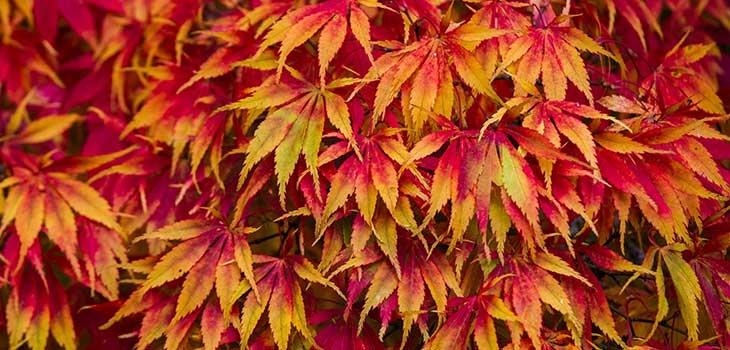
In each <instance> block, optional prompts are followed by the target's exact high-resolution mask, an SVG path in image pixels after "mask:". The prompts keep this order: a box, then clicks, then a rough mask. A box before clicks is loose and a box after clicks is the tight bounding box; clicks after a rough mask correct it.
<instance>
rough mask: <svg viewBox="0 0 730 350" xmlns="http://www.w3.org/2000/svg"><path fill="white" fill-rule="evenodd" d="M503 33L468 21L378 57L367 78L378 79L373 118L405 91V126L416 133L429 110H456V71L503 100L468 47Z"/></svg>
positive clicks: (478, 88)
mask: <svg viewBox="0 0 730 350" xmlns="http://www.w3.org/2000/svg"><path fill="white" fill-rule="evenodd" d="M505 33H507V31H504V30H499V29H491V28H485V27H484V26H481V25H479V24H477V23H472V22H466V23H463V24H461V25H458V26H453V27H450V28H447V29H446V30H444V31H443V32H442V33H438V34H434V35H433V36H426V37H424V38H422V39H420V40H419V41H417V42H414V43H412V44H410V45H407V46H405V47H400V48H399V50H396V51H393V52H389V53H386V54H384V55H382V56H380V57H379V58H378V59H377V60H376V61H375V63H374V66H373V67H372V68H371V69H370V71H369V72H368V73H367V75H366V76H365V78H364V79H365V80H366V81H369V80H371V79H375V78H378V87H377V91H376V94H375V101H374V103H373V118H374V119H375V121H378V120H380V119H381V118H382V117H383V115H384V113H385V110H386V108H387V107H388V105H390V104H391V102H393V100H394V99H395V97H396V95H397V94H398V93H401V90H403V91H402V95H403V96H404V97H405V98H403V99H402V103H403V108H402V110H403V112H404V113H406V116H407V118H406V127H408V128H409V129H411V130H413V132H414V133H415V134H416V135H418V134H419V133H420V131H421V130H422V128H423V127H424V125H425V123H426V122H427V121H428V120H429V114H430V113H436V114H439V115H445V116H450V115H451V114H452V108H453V106H454V103H455V100H454V98H455V89H454V84H453V81H454V77H453V75H454V73H455V74H456V75H457V76H458V77H459V78H460V79H461V81H462V82H464V83H465V84H466V85H467V86H469V87H470V88H472V89H473V90H474V91H476V92H478V93H480V94H484V95H487V96H489V97H490V98H491V99H493V100H495V101H501V99H500V97H499V96H498V95H497V93H496V92H495V91H494V89H493V87H492V86H491V85H490V84H489V83H488V82H489V81H490V78H491V77H490V76H489V74H488V72H487V71H486V70H484V69H483V68H482V67H481V65H480V64H479V61H478V60H477V59H476V57H475V56H474V55H473V54H472V53H471V52H470V51H471V50H473V49H474V48H475V47H476V46H477V45H479V43H481V42H482V41H484V40H486V39H489V38H493V37H497V36H500V35H503V34H505ZM407 82H409V83H408V84H406V83H407ZM353 94H354V93H353Z"/></svg>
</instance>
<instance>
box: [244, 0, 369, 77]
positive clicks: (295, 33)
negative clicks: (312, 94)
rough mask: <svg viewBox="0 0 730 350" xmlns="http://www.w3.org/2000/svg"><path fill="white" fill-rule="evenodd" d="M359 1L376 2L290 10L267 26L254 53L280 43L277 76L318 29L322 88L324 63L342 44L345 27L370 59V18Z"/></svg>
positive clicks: (341, 0)
mask: <svg viewBox="0 0 730 350" xmlns="http://www.w3.org/2000/svg"><path fill="white" fill-rule="evenodd" d="M360 4H363V5H366V6H377V2H375V1H370V0H330V1H326V2H323V3H320V4H313V5H308V6H304V7H302V8H299V9H296V10H294V11H291V12H289V13H287V14H286V15H284V16H282V17H281V18H279V19H278V20H277V21H276V22H275V23H274V24H273V25H272V26H271V29H270V30H269V32H268V33H267V34H266V36H265V37H264V40H263V41H262V43H261V46H260V49H259V53H258V54H257V55H259V54H261V53H262V52H263V50H264V49H266V48H267V47H269V46H271V45H275V44H278V43H281V47H280V48H279V60H278V68H277V77H280V76H281V73H282V68H283V67H284V65H285V63H286V59H287V57H288V56H289V54H291V52H292V51H293V50H294V49H295V48H296V47H298V46H300V45H302V44H303V43H304V42H306V41H307V40H309V39H310V38H311V37H312V36H313V35H315V34H316V33H317V32H320V34H319V41H318V51H319V55H318V58H319V78H320V84H321V86H323V87H324V85H325V74H326V72H327V66H328V65H329V63H330V61H332V59H333V58H334V57H335V55H336V54H337V52H338V51H339V50H340V47H342V43H343V42H344V40H345V35H346V34H347V32H348V31H347V29H348V28H349V29H350V33H352V35H353V36H354V37H355V39H357V41H358V43H360V46H362V48H363V49H364V50H365V54H366V55H367V57H368V59H369V60H370V62H373V55H372V49H371V46H370V19H369V18H368V15H367V14H366V13H365V12H364V11H363V10H362V9H361V8H360ZM348 21H349V23H348ZM348 24H349V26H348ZM320 29H321V30H320Z"/></svg>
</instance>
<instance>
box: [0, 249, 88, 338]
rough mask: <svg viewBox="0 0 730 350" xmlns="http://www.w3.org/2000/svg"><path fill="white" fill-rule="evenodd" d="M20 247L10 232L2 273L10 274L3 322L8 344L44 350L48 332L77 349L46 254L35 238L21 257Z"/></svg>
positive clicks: (65, 304)
mask: <svg viewBox="0 0 730 350" xmlns="http://www.w3.org/2000/svg"><path fill="white" fill-rule="evenodd" d="M20 248H21V242H20V239H19V238H18V236H16V235H12V236H10V237H9V238H8V239H7V240H6V242H5V243H4V245H3V249H2V255H3V258H4V259H5V260H4V262H5V263H7V265H4V266H3V271H2V272H3V273H2V274H3V275H4V276H11V277H10V281H8V282H9V283H10V286H11V289H10V291H9V295H8V301H7V304H6V305H5V317H6V323H5V325H4V326H5V327H6V329H7V332H8V336H9V339H8V341H9V345H10V347H20V346H21V345H22V344H24V343H25V344H26V345H27V346H28V347H29V348H30V349H33V350H43V349H45V348H46V346H47V344H48V337H49V334H50V335H52V336H53V338H55V340H56V341H57V342H58V344H59V345H61V346H62V347H63V348H64V349H68V350H71V349H76V346H77V343H76V341H77V339H76V331H75V329H74V321H73V318H72V316H71V311H70V306H69V302H68V298H67V296H66V293H65V290H64V288H63V287H62V285H61V283H60V281H58V280H57V278H56V276H55V274H54V273H51V271H48V270H46V268H45V267H44V266H43V261H44V260H46V259H47V257H45V256H42V253H41V248H40V242H38V241H36V242H35V243H34V244H33V245H32V246H31V247H30V249H29V250H28V251H27V252H25V253H24V254H25V255H24V256H21V252H20ZM25 258H27V259H26V260H23V259H25ZM13 271H19V272H17V273H15V272H13Z"/></svg>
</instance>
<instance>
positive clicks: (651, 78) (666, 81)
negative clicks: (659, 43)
mask: <svg viewBox="0 0 730 350" xmlns="http://www.w3.org/2000/svg"><path fill="white" fill-rule="evenodd" d="M684 39H686V36H685V37H683V38H682V40H680V41H679V42H678V43H677V44H676V45H675V46H674V47H673V48H672V49H671V50H669V52H667V53H666V55H665V56H664V59H663V61H662V62H661V64H660V65H659V66H658V67H656V69H655V70H654V72H653V73H652V74H650V75H648V76H647V77H646V78H645V79H643V80H642V81H641V88H642V90H643V93H644V94H648V95H649V96H652V97H653V99H655V101H657V102H656V104H657V105H658V106H659V107H660V108H661V109H662V110H666V109H669V108H671V107H672V106H675V105H679V104H682V103H684V102H685V101H686V100H689V101H690V102H691V104H693V105H694V106H693V107H694V108H699V109H701V110H703V111H706V112H709V113H714V114H724V113H725V108H724V107H723V103H722V101H721V100H720V97H718V96H717V87H716V84H713V83H712V82H713V79H712V78H710V77H708V76H707V73H706V71H705V70H704V69H699V68H694V67H697V62H698V61H699V60H702V59H706V57H707V56H708V55H717V49H716V47H715V45H714V44H696V45H686V46H684V47H683V46H681V45H682V43H683V41H684Z"/></svg>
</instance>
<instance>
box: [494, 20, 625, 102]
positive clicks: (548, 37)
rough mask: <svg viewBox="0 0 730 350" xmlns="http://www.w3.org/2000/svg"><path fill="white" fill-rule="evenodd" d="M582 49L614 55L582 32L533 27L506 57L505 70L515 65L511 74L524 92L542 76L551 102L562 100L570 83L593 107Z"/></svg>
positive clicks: (557, 27)
mask: <svg viewBox="0 0 730 350" xmlns="http://www.w3.org/2000/svg"><path fill="white" fill-rule="evenodd" d="M578 50H581V51H587V52H590V53H593V54H601V55H604V56H606V57H609V58H613V55H612V54H611V53H610V52H608V51H606V50H605V49H604V48H602V47H601V46H599V45H598V44H596V42H594V41H593V39H591V38H590V37H589V36H588V35H586V34H585V33H584V32H582V31H581V30H580V29H577V28H573V27H561V26H558V24H557V23H551V24H550V25H548V26H546V27H544V28H539V27H538V28H530V29H528V30H527V32H526V33H525V35H523V36H521V37H519V38H518V39H516V40H515V41H514V42H513V43H512V46H511V48H510V50H509V51H508V52H507V53H506V54H505V56H504V59H503V61H502V65H501V67H503V68H507V67H510V66H512V65H513V64H514V66H512V68H511V69H509V70H508V71H510V73H511V74H512V76H513V77H514V79H515V80H516V82H517V84H515V88H516V89H517V90H518V91H522V93H524V92H525V91H524V88H525V86H524V85H525V84H529V85H528V86H534V84H535V82H536V81H537V80H538V78H540V77H541V76H542V80H541V81H542V86H543V90H544V93H545V96H546V97H547V99H548V100H555V101H562V100H565V98H566V91H567V90H568V85H567V81H568V80H570V81H571V82H572V83H573V84H574V85H575V86H576V87H577V88H578V90H580V91H581V92H582V93H583V94H584V95H585V96H586V99H588V102H589V103H590V104H591V105H593V93H592V92H591V88H590V80H589V77H588V71H587V70H586V68H585V63H584V62H583V59H582V58H581V57H580V54H579V52H578Z"/></svg>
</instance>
